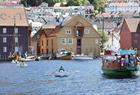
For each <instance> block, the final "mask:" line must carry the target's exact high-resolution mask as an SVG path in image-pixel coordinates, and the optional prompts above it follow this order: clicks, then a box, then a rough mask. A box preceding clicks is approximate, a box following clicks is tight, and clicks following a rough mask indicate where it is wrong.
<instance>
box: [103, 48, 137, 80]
mask: <svg viewBox="0 0 140 95" xmlns="http://www.w3.org/2000/svg"><path fill="white" fill-rule="evenodd" d="M129 55H131V56H133V58H134V60H133V63H131V61H130V60H131V58H129V57H127V56H129ZM127 58H128V61H127V60H126V59H127ZM102 59H103V61H102V71H103V74H104V75H106V76H109V77H113V78H126V77H133V76H136V74H137V71H138V70H139V68H138V63H137V59H136V55H135V51H134V50H121V51H119V53H118V54H112V53H111V51H105V55H104V56H103V57H102ZM124 59H125V60H124Z"/></svg>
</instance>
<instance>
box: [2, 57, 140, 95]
mask: <svg viewBox="0 0 140 95" xmlns="http://www.w3.org/2000/svg"><path fill="white" fill-rule="evenodd" d="M61 65H62V66H63V67H64V68H65V70H67V71H68V72H69V76H68V77H64V78H59V77H55V76H54V73H55V72H56V71H58V69H59V67H60V66H61ZM139 74H140V73H139V72H138V77H136V78H127V79H108V78H106V77H104V76H102V71H101V60H100V59H96V60H89V61H74V60H71V61H62V60H49V61H48V60H46V61H39V62H29V63H28V67H26V68H20V67H19V66H17V65H16V64H11V63H6V64H4V63H2V64H0V95H140V82H139V80H140V77H139Z"/></svg>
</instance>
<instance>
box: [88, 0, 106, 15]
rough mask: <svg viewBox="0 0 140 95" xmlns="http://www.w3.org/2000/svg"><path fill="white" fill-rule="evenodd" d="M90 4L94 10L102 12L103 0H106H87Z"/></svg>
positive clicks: (104, 0)
mask: <svg viewBox="0 0 140 95" xmlns="http://www.w3.org/2000/svg"><path fill="white" fill-rule="evenodd" d="M88 1H89V2H90V4H93V6H94V8H95V10H98V12H104V7H105V2H106V0H88Z"/></svg>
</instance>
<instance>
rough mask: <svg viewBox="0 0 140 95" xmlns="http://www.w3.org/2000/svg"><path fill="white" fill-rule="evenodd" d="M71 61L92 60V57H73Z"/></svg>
mask: <svg viewBox="0 0 140 95" xmlns="http://www.w3.org/2000/svg"><path fill="white" fill-rule="evenodd" d="M72 59H74V60H92V59H93V57H91V56H87V55H74V56H73V58H72Z"/></svg>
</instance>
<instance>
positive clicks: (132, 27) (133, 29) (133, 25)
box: [125, 18, 140, 32]
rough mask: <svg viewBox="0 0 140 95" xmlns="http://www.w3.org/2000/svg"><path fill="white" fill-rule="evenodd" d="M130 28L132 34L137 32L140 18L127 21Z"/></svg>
mask: <svg viewBox="0 0 140 95" xmlns="http://www.w3.org/2000/svg"><path fill="white" fill-rule="evenodd" d="M125 21H126V23H127V25H128V28H129V29H130V32H136V31H137V27H138V24H139V22H140V19H139V18H131V19H125Z"/></svg>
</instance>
